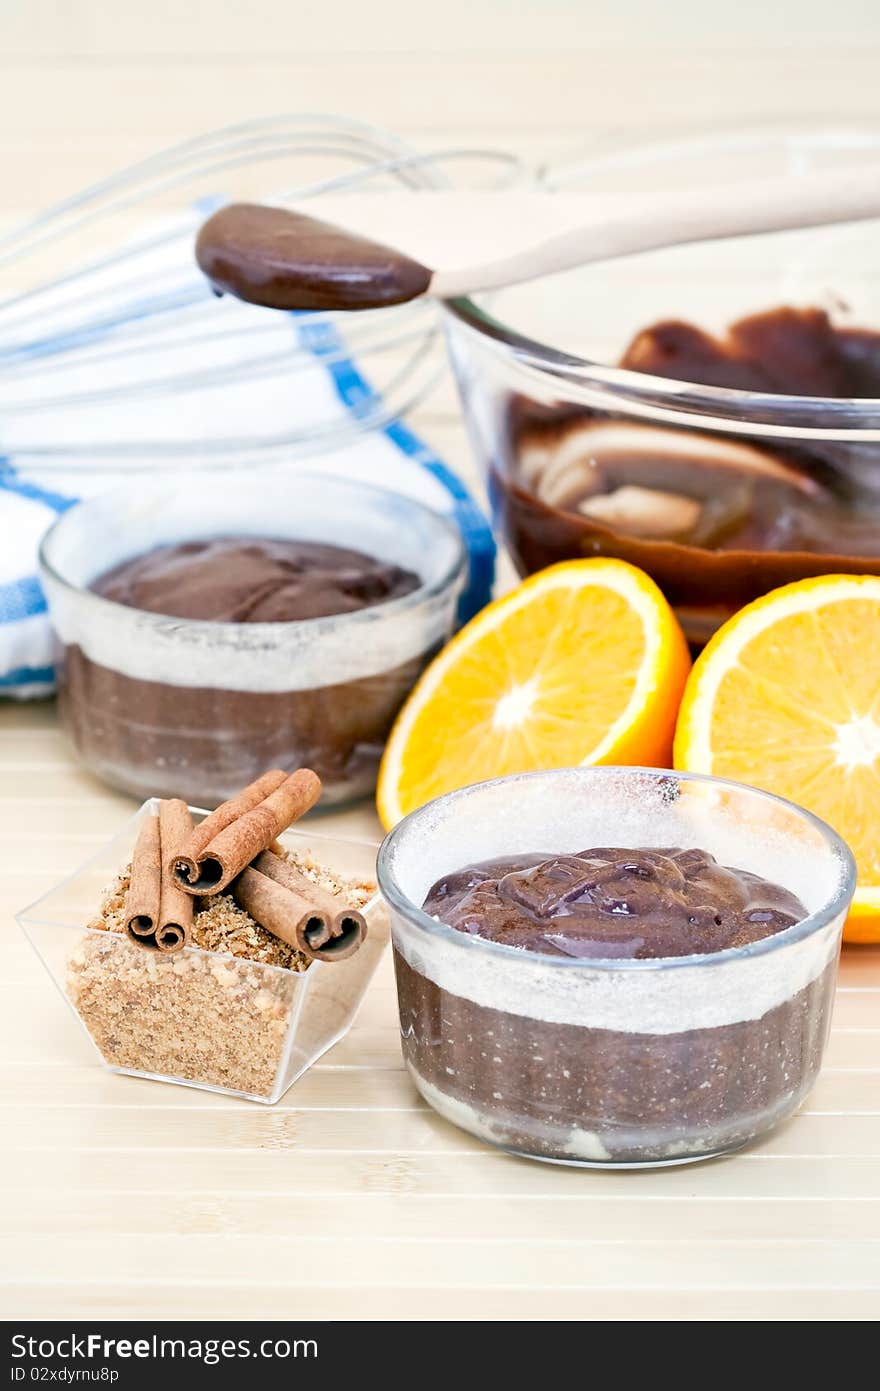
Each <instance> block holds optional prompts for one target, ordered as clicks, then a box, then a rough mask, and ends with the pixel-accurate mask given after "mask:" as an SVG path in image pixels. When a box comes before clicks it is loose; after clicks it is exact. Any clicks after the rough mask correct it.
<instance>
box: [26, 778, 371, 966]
mask: <svg viewBox="0 0 880 1391" xmlns="http://www.w3.org/2000/svg"><path fill="white" fill-rule="evenodd" d="M160 800H161V799H160V798H158V797H147V798H146V799H145V800H144V801H143V802H141V804H140V806H139V807H136V808H135V810H134V811H133V812H132V813H131V815H130V816H129V817H128V818H127V819H126V821H125V822H124V823H123V825H121V826H120V828H119V830H118V831H116V832H115V833H114V834H113V835H112V836H110V837H109V838H108V839H107V840H105V841H102V843H101V845H100V846H99V847H98V849H97V850H96V851H95V852H94V854H93V855H89V856H87V858H86V859H84V860H83V861H82V862H81V863H80V864H78V865H77V866H76V868H75V869H72V870H71V871H70V873H69V874H65V875H64V876H63V877H62V878H61V879H59V880H58V882H57V883H55V884H52V885H51V887H50V888H48V889H47V890H46V892H45V893H43V894H40V897H39V898H35V899H34V900H33V901H32V902H31V903H27V904H25V906H24V907H23V908H18V909H17V910H16V911H15V913H14V915H13V916H14V917H15V921H16V922H17V923H18V925H19V927H20V928H21V930H22V932H23V933H24V935H25V936H26V937H27V939H28V942H29V943H30V945H31V947H33V949H34V950H35V951H36V950H37V949H36V946H35V944H34V943H33V942H32V941H31V937H30V933H29V931H28V928H36V927H48V928H53V929H54V930H56V931H58V932H75V933H77V934H79V935H82V934H86V935H87V936H89V937H100V938H107V937H119V938H120V940H123V941H124V940H125V935H124V933H108V932H107V931H106V929H104V928H100V927H88V926H86V925H84V924H78V923H62V922H58V921H57V920H54V921H53V920H52V919H51V918H49V917H38V916H37V915H36V913H35V909H37V908H39V906H40V904H41V903H42V902H43V901H44V900H45V899H47V898H49V897H50V896H51V895H53V894H56V893H57V892H58V890H59V889H63V888H65V886H66V885H68V884H70V883H72V882H73V881H74V880H75V879H77V878H78V877H79V875H80V874H82V873H83V871H84V870H87V869H88V868H89V867H90V866H91V865H94V864H95V863H96V862H97V861H98V860H100V859H101V858H102V857H103V856H104V855H105V854H106V852H107V850H108V849H109V848H110V846H111V845H112V844H113V843H114V841H116V840H117V839H118V838H119V837H120V836H121V835H123V833H124V832H125V831H126V830H127V829H128V828H129V827H133V826H135V825H136V824H137V822H138V820H139V819H140V818H141V817H142V816H143V815H144V813H145V812H146V810H147V808H148V807H153V806H157V805H158V803H159V801H160ZM189 810H190V812H191V813H192V814H193V816H200V817H204V816H208V815H210V812H209V811H208V810H207V809H206V808H205V807H195V806H190V807H189ZM288 835H289V836H294V837H297V838H301V839H302V840H308V841H309V842H310V843H312V842H314V843H315V844H316V845H317V846H318V847H319V848H320V846H322V845H331V844H333V845H338V844H342V845H356V846H360V847H361V848H363V849H365V850H367V849H369V850H373V851H375V850H376V848H377V842H376V841H375V840H371V839H370V838H369V837H368V836H338V835H327V834H326V833H322V832H320V831H318V832H317V833H316V834H315V835H312V834H310V832H308V831H307V830H306V829H305V828H300V827H298V826H290V827H288V829H287V830H286V831H282V833H281V836H280V837H279V839H280V840H281V841H282V842H283V840H284V837H285V836H288ZM381 902H382V895H381V894H380V892H379V889H378V886H377V887H376V888H375V889H374V891H373V892H372V893H371V894H370V897H369V898H368V899H367V901H366V903H365V904H364V906H363V908H362V909H361V910H360V911H361V912H362V913H364V914H366V913H367V912H369V911H371V910H374V909H375V907H376V905H377V904H380V903H381ZM136 950H138V949H137V948H136ZM183 952H184V953H186V954H193V953H194V954H196V955H198V956H210V957H216V958H217V959H218V960H221V961H234V962H236V963H237V964H238V965H245V966H248V967H253V968H256V969H257V970H258V971H272V972H273V973H275V974H281V975H283V976H297V977H300V978H302V979H305V977H306V976H307V975H308V974H309V971H311V970H312V969H313V968H314V967H315V966H323V967H325V968H326V967H327V966H331V967H332V963H330V962H327V961H320V960H317V961H312V962H311V963H310V964H309V968H308V970H306V971H292V970H291V969H290V967H289V966H276V965H273V963H272V962H270V961H253V960H252V959H251V958H249V957H242V956H235V955H234V954H233V953H232V952H226V951H209V950H208V949H207V948H206V947H197V946H195V945H194V944H192V943H190V944H188V945H187V946H185V947H184V948H183ZM37 954H38V955H39V952H37ZM182 954H183V953H182ZM172 959H173V958H172ZM44 964H45V963H44Z"/></svg>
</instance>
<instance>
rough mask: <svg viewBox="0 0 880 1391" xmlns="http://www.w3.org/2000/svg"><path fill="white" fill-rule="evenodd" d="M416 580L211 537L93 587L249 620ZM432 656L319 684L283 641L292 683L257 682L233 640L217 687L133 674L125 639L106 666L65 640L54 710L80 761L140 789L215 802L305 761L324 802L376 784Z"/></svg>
mask: <svg viewBox="0 0 880 1391" xmlns="http://www.w3.org/2000/svg"><path fill="white" fill-rule="evenodd" d="M419 584H420V580H419V578H418V576H416V575H415V574H413V573H411V572H409V571H407V570H403V569H401V568H400V567H398V566H395V565H388V564H385V563H384V562H383V561H381V560H378V559H375V558H373V557H372V556H369V555H364V554H362V553H361V552H358V551H354V550H350V549H346V548H343V547H338V546H332V545H323V544H317V543H313V542H307V541H297V540H280V539H274V538H265V539H264V538H251V537H247V538H243V537H219V538H214V539H208V540H198V541H192V542H185V543H183V544H178V545H170V546H161V547H158V548H156V549H155V550H151V551H149V552H147V553H145V554H143V555H139V556H135V557H133V558H131V559H130V560H127V561H125V562H123V563H122V564H121V565H118V566H116V567H115V568H114V569H112V570H110V571H108V572H107V573H106V574H104V575H102V576H100V577H99V578H98V579H97V580H95V581H94V583H93V585H92V589H93V591H94V592H95V593H96V594H99V595H100V596H102V597H103V598H106V599H110V600H113V601H114V602H115V603H117V604H121V605H124V606H126V607H127V608H131V609H137V610H140V611H142V612H146V613H151V614H161V615H167V616H168V617H169V618H170V619H175V618H176V619H181V620H195V621H207V622H217V623H233V624H244V625H251V624H260V623H293V622H299V621H302V620H313V619H321V618H327V617H331V616H333V615H337V614H352V613H356V612H358V611H359V610H363V609H366V608H369V607H372V606H375V605H381V604H384V603H387V602H389V601H390V600H393V599H396V598H399V597H401V596H402V595H405V594H408V593H410V592H411V591H413V590H415V589H416V588H417V587H418V586H419ZM136 640H137V639H136V636H135V637H134V638H133V641H136ZM353 642H354V639H353ZM428 655H429V654H424V655H423V656H421V657H419V658H417V659H413V660H411V661H407V662H405V663H404V664H402V665H397V666H394V667H393V668H392V669H390V670H387V671H379V672H377V673H376V674H375V675H368V676H363V677H360V678H358V679H353V680H351V681H344V682H333V683H328V684H321V674H320V672H317V674H316V679H315V681H314V683H313V684H308V683H304V682H303V679H302V676H303V668H302V661H300V662H297V660H296V652H295V651H292V657H291V689H290V690H277V689H273V690H259V689H248V680H247V670H246V666H247V658H246V656H242V655H241V654H239V655H237V656H236V655H235V653H234V652H233V654H232V655H231V656H230V658H229V660H230V662H232V663H235V664H236V666H237V668H238V670H237V671H236V680H235V681H234V682H233V681H232V680H230V685H229V688H226V687H225V686H223V685H218V686H206V685H199V684H196V685H193V684H188V683H187V677H186V673H184V672H182V671H179V670H169V671H168V672H167V678H166V673H165V672H160V673H157V675H159V676H161V677H162V679H156V680H148V679H144V678H143V677H142V676H140V675H139V676H131V675H128V674H127V673H126V669H125V668H126V653H125V651H124V650H123V651H120V652H119V664H118V666H110V665H107V664H105V663H103V662H98V661H95V660H93V659H92V658H91V657H90V656H89V655H88V654H87V653H86V652H85V651H84V650H83V649H82V648H81V647H80V646H77V645H68V647H67V648H66V650H65V653H64V658H63V670H62V675H61V701H62V709H63V714H64V717H65V720H66V722H67V724H68V727H69V729H70V731H71V733H72V735H73V738H74V741H75V743H76V745H77V747H78V749H79V750H80V752H81V753H82V754H83V756H84V757H85V758H86V760H87V761H88V762H89V764H90V765H91V766H92V767H93V768H95V769H96V771H98V772H100V773H101V775H102V776H104V777H105V778H106V779H107V780H108V781H110V782H112V783H114V784H115V785H117V786H120V787H122V788H124V789H125V790H126V791H130V792H132V793H134V794H135V795H156V796H179V797H184V798H186V799H187V800H189V801H191V802H193V803H194V804H196V805H216V804H217V803H219V802H221V801H223V800H225V799H226V798H228V797H229V796H231V795H232V794H233V793H234V792H235V790H236V789H237V788H239V787H241V786H242V785H244V784H246V783H247V782H249V781H252V780H253V779H254V778H255V777H257V776H259V774H260V773H261V772H262V771H264V770H265V769H266V768H268V767H281V768H296V767H301V766H306V767H311V768H313V769H314V770H315V771H316V772H317V773H318V775H319V776H320V778H321V779H322V781H323V783H324V785H325V799H326V800H327V801H330V802H333V801H342V800H346V799H348V798H350V797H353V796H359V795H362V794H364V793H366V792H368V791H369V790H370V788H371V787H372V785H373V784H374V782H375V776H376V771H377V767H378V761H379V758H380V756H381V752H382V747H383V745H384V742H385V739H386V737H387V735H388V732H389V730H390V727H391V724H392V722H393V719H394V716H395V714H396V712H397V710H398V708H399V706H400V704H401V703H402V701H403V699H404V697H405V695H406V693H407V692H408V691H409V689H410V688H411V686H412V684H413V682H414V681H415V679H416V677H417V675H418V673H419V671H420V670H421V668H422V666H423V665H424V663H425V661H426V660H427V658H428ZM218 660H220V661H221V662H222V652H221V653H220V656H219V658H218ZM312 660H313V659H312ZM353 665H354V666H355V667H356V666H357V663H356V662H355V663H353Z"/></svg>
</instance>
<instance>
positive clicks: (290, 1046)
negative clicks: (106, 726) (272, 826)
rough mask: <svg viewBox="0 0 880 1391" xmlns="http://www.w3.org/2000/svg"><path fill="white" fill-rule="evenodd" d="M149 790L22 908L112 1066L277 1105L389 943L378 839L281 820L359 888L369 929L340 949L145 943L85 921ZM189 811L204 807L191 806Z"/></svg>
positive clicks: (301, 850) (29, 933)
mask: <svg viewBox="0 0 880 1391" xmlns="http://www.w3.org/2000/svg"><path fill="white" fill-rule="evenodd" d="M153 806H154V803H153V802H151V801H148V802H145V803H144V805H143V806H142V807H141V808H140V809H139V810H138V811H137V812H136V814H135V815H134V816H133V817H132V818H131V820H130V821H129V822H128V824H127V825H126V826H125V827H124V828H123V829H122V830H121V831H120V832H119V834H118V835H117V836H115V837H114V838H113V840H112V841H110V842H109V844H107V845H106V846H105V847H104V848H103V849H102V850H101V851H100V852H99V853H98V854H97V855H95V856H94V857H93V858H92V859H90V860H88V861H86V863H85V864H83V865H82V866H81V867H80V869H78V870H77V871H76V872H75V873H74V874H72V875H70V876H69V878H67V879H65V880H63V881H62V882H61V883H60V884H58V885H57V886H56V887H55V888H54V889H51V890H50V891H49V892H48V893H47V894H45V895H44V896H43V897H42V898H40V899H37V901H36V902H35V903H32V904H31V905H30V906H29V907H27V908H24V909H23V910H22V911H21V912H20V913H19V914H17V918H18V922H19V924H20V926H21V928H22V930H23V931H24V933H25V936H26V937H27V938H28V940H29V941H30V943H31V946H32V947H33V948H34V950H35V951H36V953H37V955H38V956H39V958H40V960H41V961H42V963H43V965H44V966H45V967H46V970H47V971H48V972H49V974H50V976H51V977H52V979H53V981H54V982H55V984H56V986H57V987H58V989H59V990H60V992H61V994H62V995H63V996H64V999H65V1000H66V1001H67V1003H68V1005H69V1006H70V1008H71V1009H72V1010H73V1013H74V1014H75V1015H76V1017H77V1019H78V1020H79V1022H80V1024H81V1025H82V1026H83V1029H84V1030H85V1032H86V1034H87V1035H88V1037H89V1039H90V1041H91V1043H92V1044H93V1045H94V1048H95V1050H96V1052H97V1054H98V1056H99V1057H100V1059H101V1062H102V1063H103V1065H104V1067H106V1068H107V1069H108V1071H110V1072H118V1073H127V1074H128V1075H130V1076H133V1077H146V1078H150V1079H152V1080H154V1081H161V1082H174V1083H177V1084H179V1085H181V1086H189V1087H198V1088H200V1089H202V1090H204V1091H214V1092H223V1093H225V1094H227V1095H229V1096H237V1097H241V1098H244V1099H246V1100H248V1101H260V1102H263V1103H265V1104H269V1105H271V1104H272V1103H273V1102H276V1101H278V1100H280V1098H281V1097H282V1096H283V1095H284V1093H285V1092H286V1091H287V1089H288V1087H290V1086H291V1085H292V1084H293V1083H294V1082H295V1081H296V1080H297V1078H298V1077H301V1076H302V1074H303V1073H304V1072H305V1071H306V1069H307V1068H308V1067H310V1066H311V1065H312V1063H314V1062H315V1061H316V1060H317V1059H318V1058H320V1057H321V1055H322V1054H323V1053H326V1051H327V1049H328V1048H332V1046H333V1044H334V1043H337V1042H338V1041H339V1040H340V1039H341V1038H343V1037H344V1036H345V1034H346V1033H347V1032H348V1030H349V1029H350V1027H351V1024H352V1022H353V1020H354V1017H355V1015H356V1013H357V1010H358V1007H359V1005H360V1003H361V1000H362V999H363V996H364V993H365V991H366V989H367V986H368V985H369V983H370V980H371V978H372V976H373V973H374V971H375V969H376V967H377V965H378V963H379V961H380V959H381V957H382V954H383V952H384V950H385V947H386V945H387V942H388V914H387V912H386V911H385V906H384V904H383V903H382V900H381V898H380V897H379V895H378V894H377V893H376V892H375V853H376V847H375V845H373V844H371V843H369V842H367V841H357V840H346V839H343V838H339V837H331V836H320V835H312V834H311V833H310V832H308V831H286V832H285V833H284V834H283V835H282V836H281V837H280V841H281V844H282V845H284V846H285V847H286V848H287V849H289V850H292V851H295V852H297V854H299V855H305V856H307V857H308V859H309V860H310V861H311V862H312V863H313V864H315V865H316V866H321V867H322V868H324V869H327V870H330V871H331V872H332V874H333V875H334V876H339V878H340V879H343V880H345V881H349V882H353V883H357V884H358V885H359V886H364V887H363V891H362V893H361V897H366V898H367V901H366V902H365V903H364V905H363V907H362V909H361V911H362V912H363V915H364V917H365V919H366V922H367V935H366V938H365V940H364V942H363V945H362V946H361V947H360V949H359V950H358V951H357V952H356V953H355V954H354V955H353V956H350V957H348V958H347V959H345V960H339V961H332V962H328V961H320V960H316V961H313V962H311V964H310V965H308V966H307V967H306V969H304V970H303V969H299V970H293V969H288V968H287V967H284V966H278V965H272V964H268V963H267V962H265V961H261V960H254V959H250V958H248V957H247V956H243V955H233V954H232V953H231V952H220V951H205V950H202V949H201V948H198V947H195V946H187V947H185V948H184V949H183V950H182V951H179V952H177V953H175V954H174V955H163V954H162V953H158V952H148V951H145V950H143V949H142V948H141V947H138V946H135V945H134V944H133V943H131V942H130V941H129V940H128V938H127V937H126V936H125V934H124V933H121V932H113V931H106V930H104V929H102V928H87V927H86V926H85V925H86V924H87V923H90V922H93V921H94V920H95V919H96V917H97V916H98V914H99V909H100V906H101V903H102V900H103V898H104V896H105V894H106V893H107V891H108V888H109V887H110V886H112V885H113V883H114V881H115V879H116V876H117V875H118V874H119V871H120V870H121V869H122V868H123V867H124V866H125V865H126V864H127V863H128V862H129V861H130V859H131V854H132V851H133V849H134V845H135V841H136V839H137V834H138V829H139V827H140V824H141V820H142V818H143V817H144V816H145V815H147V814H148V812H149V811H150V810H151V809H152V808H153ZM190 810H191V811H192V812H193V815H194V818H195V819H197V820H198V819H200V818H201V816H202V815H204V813H203V812H200V811H198V810H196V809H195V808H190Z"/></svg>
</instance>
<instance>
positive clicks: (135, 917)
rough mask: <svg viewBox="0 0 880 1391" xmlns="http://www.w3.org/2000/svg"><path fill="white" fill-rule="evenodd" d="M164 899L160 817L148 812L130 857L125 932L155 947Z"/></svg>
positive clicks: (135, 940) (130, 936)
mask: <svg viewBox="0 0 880 1391" xmlns="http://www.w3.org/2000/svg"><path fill="white" fill-rule="evenodd" d="M161 901H162V849H161V844H160V840H159V818H158V816H157V815H156V814H155V813H154V812H153V811H152V810H150V811H148V812H147V813H146V815H145V816H144V819H143V820H142V822H141V825H140V830H139V831H138V838H137V841H136V843H135V847H134V854H133V855H132V859H131V879H130V881H129V885H128V893H127V894H126V896H125V931H126V933H127V934H128V936H129V938H130V939H131V941H133V942H137V944H138V945H139V946H143V945H145V944H149V942H150V939H152V945H153V946H155V933H156V924H157V923H158V921H159V911H160V905H161Z"/></svg>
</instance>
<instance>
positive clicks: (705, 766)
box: [675, 575, 880, 941]
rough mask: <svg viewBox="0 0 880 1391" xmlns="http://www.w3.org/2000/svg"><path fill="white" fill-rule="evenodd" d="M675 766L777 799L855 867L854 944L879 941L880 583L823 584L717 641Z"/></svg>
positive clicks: (693, 681) (699, 670)
mask: <svg viewBox="0 0 880 1391" xmlns="http://www.w3.org/2000/svg"><path fill="white" fill-rule="evenodd" d="M675 766H676V767H677V768H684V769H688V770H689V771H691V772H698V773H716V774H717V775H718V776H720V777H725V778H734V779H736V780H738V781H739V782H747V783H751V784H752V785H753V786H754V787H762V788H765V789H766V790H767V791H769V792H777V793H779V794H780V796H783V797H788V798H789V799H790V800H791V801H793V802H798V803H800V805H801V806H804V807H807V808H808V809H809V810H810V811H813V812H815V813H816V815H817V816H821V817H822V818H823V820H825V821H828V822H829V823H830V824H831V825H832V826H833V827H834V828H835V830H837V831H838V833H839V834H840V835H842V836H843V838H844V840H846V841H847V842H848V844H849V845H850V848H851V849H852V851H853V854H854V855H855V857H856V864H857V866H858V874H859V882H858V889H857V891H856V896H855V899H854V902H853V911H852V913H851V915H850V918H849V920H848V922H847V925H846V930H845V936H846V938H847V940H849V941H880V579H878V578H875V577H874V576H872V575H823V576H821V577H820V578H818V579H812V580H800V581H799V582H798V583H797V584H789V585H786V586H785V587H784V588H783V589H776V590H774V591H773V592H772V593H771V594H767V595H765V596H764V597H763V598H762V599H757V600H756V601H755V602H754V603H753V604H749V606H748V607H747V608H744V609H743V610H742V611H741V612H740V613H738V614H736V615H735V616H734V617H733V618H731V619H730V621H729V622H728V623H726V624H725V625H724V627H723V628H721V629H719V631H718V632H717V633H716V634H715V636H714V637H713V639H712V641H711V642H710V643H709V644H708V646H707V647H706V648H705V650H704V651H703V653H702V654H701V656H700V657H699V658H698V660H697V662H696V664H695V666H694V669H693V672H692V673H691V676H690V679H689V681H688V684H687V689H686V690H685V695H684V700H683V701H682V706H681V712H680V714H679V718H678V728H677V730H676V735H675Z"/></svg>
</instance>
